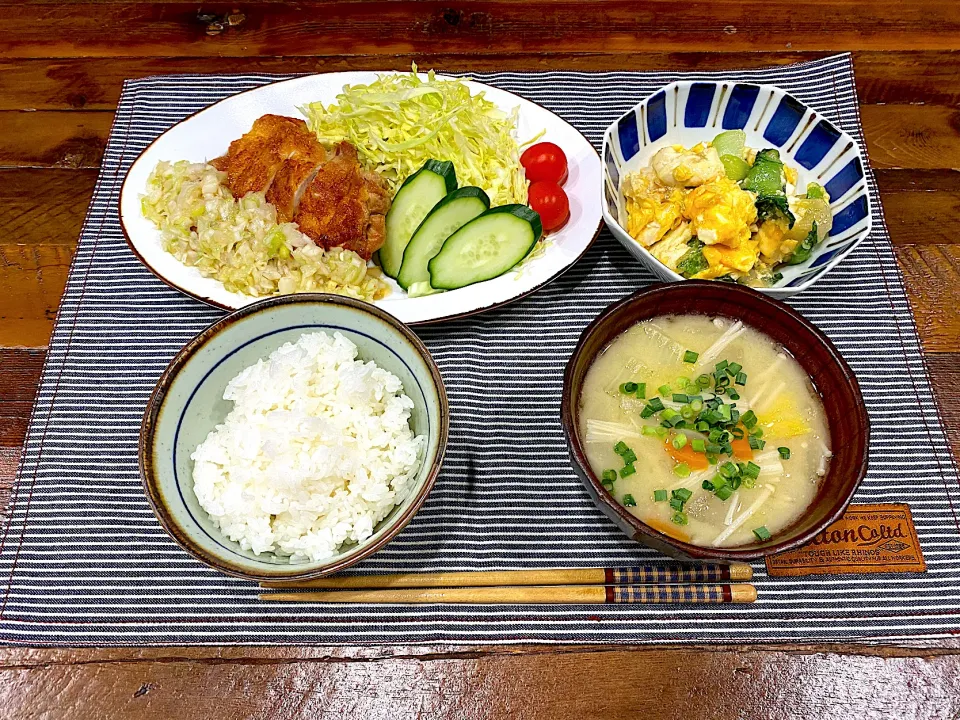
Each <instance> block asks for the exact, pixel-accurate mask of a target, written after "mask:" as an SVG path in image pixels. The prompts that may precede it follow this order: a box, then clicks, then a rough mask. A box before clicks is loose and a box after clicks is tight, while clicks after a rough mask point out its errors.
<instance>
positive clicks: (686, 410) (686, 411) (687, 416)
mask: <svg viewBox="0 0 960 720" xmlns="http://www.w3.org/2000/svg"><path fill="white" fill-rule="evenodd" d="M680 415H681V417H683V419H684V420H693V419H694V418H695V417H696V416H697V414H696V413H695V412H694V411H693V408H692V407H690V406H689V405H684V406H683V407H682V408H680Z"/></svg>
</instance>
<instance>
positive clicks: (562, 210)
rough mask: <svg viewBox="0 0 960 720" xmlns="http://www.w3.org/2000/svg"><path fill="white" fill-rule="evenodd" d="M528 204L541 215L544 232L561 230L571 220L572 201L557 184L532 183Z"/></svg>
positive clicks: (544, 181) (547, 182) (545, 181)
mask: <svg viewBox="0 0 960 720" xmlns="http://www.w3.org/2000/svg"><path fill="white" fill-rule="evenodd" d="M527 202H529V203H530V207H531V208H533V209H534V210H536V211H537V212H538V213H539V214H540V222H542V223H543V231H544V232H551V231H553V230H556V229H557V228H561V227H563V225H564V224H565V223H566V222H567V220H569V219H570V201H569V200H567V194H566V193H565V192H564V191H563V188H562V187H560V186H559V185H557V184H556V183H555V182H549V181H547V180H541V181H540V182H535V183H532V184H531V185H530V190H529V191H528V193H527Z"/></svg>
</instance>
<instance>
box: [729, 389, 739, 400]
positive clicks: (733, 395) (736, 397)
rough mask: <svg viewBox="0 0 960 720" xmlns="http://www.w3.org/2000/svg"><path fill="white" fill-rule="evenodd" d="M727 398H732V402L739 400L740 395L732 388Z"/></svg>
mask: <svg viewBox="0 0 960 720" xmlns="http://www.w3.org/2000/svg"><path fill="white" fill-rule="evenodd" d="M727 397H728V398H730V399H731V400H739V399H740V393H738V392H737V391H736V390H734V389H733V388H730V389H729V390H727Z"/></svg>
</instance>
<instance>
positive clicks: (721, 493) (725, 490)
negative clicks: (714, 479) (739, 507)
mask: <svg viewBox="0 0 960 720" xmlns="http://www.w3.org/2000/svg"><path fill="white" fill-rule="evenodd" d="M731 495H733V490H732V489H731V488H730V486H729V485H724V486H723V487H718V488H717V497H718V498H720V499H721V500H724V501H726V500H729V499H730V496H731Z"/></svg>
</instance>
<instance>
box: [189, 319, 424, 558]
mask: <svg viewBox="0 0 960 720" xmlns="http://www.w3.org/2000/svg"><path fill="white" fill-rule="evenodd" d="M357 354H358V353H357V346H356V345H354V344H353V343H352V342H351V341H350V340H348V339H347V338H346V337H344V336H343V335H341V334H340V333H334V335H333V337H332V338H331V337H330V336H329V335H327V334H326V333H324V332H316V333H310V334H305V335H303V336H301V337H300V339H299V340H298V341H297V342H296V343H287V344H286V345H283V346H282V347H280V348H278V349H277V350H275V351H274V352H272V353H271V354H270V356H269V357H268V358H267V360H266V361H264V360H260V361H258V362H257V363H256V364H255V365H251V366H250V367H247V368H246V369H244V370H243V371H242V372H240V374H239V375H237V376H236V377H235V378H233V379H232V380H231V381H230V382H229V383H228V384H227V387H226V390H225V391H224V393H223V397H224V399H225V400H232V401H233V403H234V407H233V409H232V410H231V411H230V413H229V414H228V415H227V417H226V419H225V420H224V422H223V424H222V425H218V426H217V427H216V429H215V430H213V431H212V432H211V433H210V434H209V435H208V436H207V438H206V440H204V441H203V442H202V443H201V444H200V445H199V446H198V447H197V449H196V451H195V452H194V453H193V454H192V455H191V458H192V459H193V461H194V469H193V479H194V491H195V492H196V495H197V499H198V500H199V501H200V505H201V507H203V509H204V510H205V511H206V512H207V513H208V514H209V515H210V517H211V519H212V520H213V522H214V523H215V524H216V525H217V527H219V528H220V530H221V531H222V532H223V533H224V535H226V536H227V537H228V538H230V539H231V540H233V541H235V542H237V543H239V544H240V546H241V547H242V548H243V549H244V550H252V551H253V552H254V553H255V554H257V555H259V554H261V553H265V552H272V553H274V554H275V555H277V556H278V557H286V558H289V561H290V562H291V563H299V562H307V561H312V562H318V561H321V560H324V559H326V558H329V557H331V556H333V555H335V554H336V553H337V552H338V550H339V549H340V548H341V546H343V545H345V544H348V543H360V542H363V541H364V540H366V539H367V538H369V537H370V536H371V535H372V534H373V530H374V528H375V527H376V525H377V523H378V522H380V521H381V520H382V519H383V518H385V517H386V516H387V515H388V514H389V513H390V511H391V510H393V508H394V507H396V506H397V505H399V504H400V503H402V502H403V500H404V499H405V498H406V497H407V495H408V494H409V491H410V488H411V486H412V484H413V480H414V478H415V477H416V474H417V470H418V468H419V460H420V456H421V454H422V450H423V448H424V444H425V438H424V437H423V436H422V435H421V436H416V437H415V436H414V434H413V431H412V430H411V429H410V423H409V420H410V411H411V409H412V408H413V401H412V400H411V399H410V398H409V397H408V396H407V395H405V394H404V393H403V385H402V383H401V381H400V379H399V378H398V377H397V376H396V375H393V374H392V373H390V372H388V371H386V370H383V369H382V368H380V367H378V366H377V365H376V363H374V362H372V361H371V362H366V363H365V362H362V361H360V360H357Z"/></svg>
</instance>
